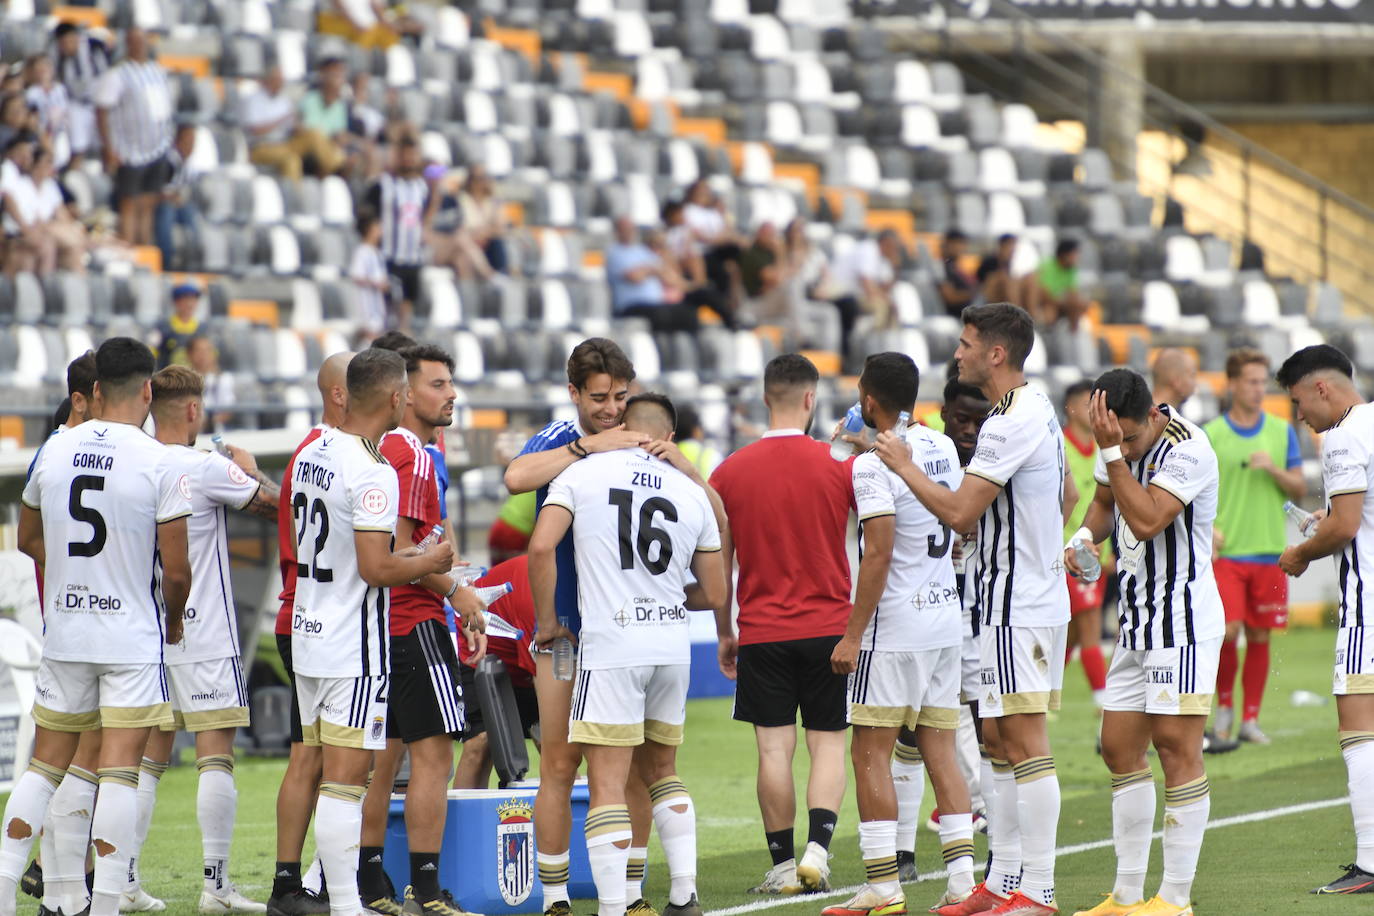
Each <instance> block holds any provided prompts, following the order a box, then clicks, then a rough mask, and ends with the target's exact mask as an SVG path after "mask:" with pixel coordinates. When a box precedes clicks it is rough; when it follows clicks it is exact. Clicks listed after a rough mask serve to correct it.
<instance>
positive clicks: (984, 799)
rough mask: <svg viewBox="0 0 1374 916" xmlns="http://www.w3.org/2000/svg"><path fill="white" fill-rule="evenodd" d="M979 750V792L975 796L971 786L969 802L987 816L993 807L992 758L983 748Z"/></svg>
mask: <svg viewBox="0 0 1374 916" xmlns="http://www.w3.org/2000/svg"><path fill="white" fill-rule="evenodd" d="M978 750H979V760H978V792H977V794H976V795H975V794H974V791H973V787H972V786H969V790H968V791H969V802H970V803H971V805H972V807H973V810H974V811H982V812H983V813H984V814H986V813H987V811H988V810H989V808H990V807H991V806H992V793H993V785H992V779H993V772H992V758H991V757H989V756H988V755H987V752H986V751H984V750H983V748H982V747H981V746H980V747H979V748H978Z"/></svg>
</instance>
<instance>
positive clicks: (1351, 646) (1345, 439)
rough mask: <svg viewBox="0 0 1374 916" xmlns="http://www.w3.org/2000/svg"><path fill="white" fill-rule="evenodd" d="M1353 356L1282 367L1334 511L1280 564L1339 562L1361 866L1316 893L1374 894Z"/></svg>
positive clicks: (1367, 442)
mask: <svg viewBox="0 0 1374 916" xmlns="http://www.w3.org/2000/svg"><path fill="white" fill-rule="evenodd" d="M1354 375H1355V370H1354V368H1353V367H1352V366H1351V364H1350V359H1349V358H1348V357H1347V356H1346V355H1345V354H1344V353H1342V352H1341V351H1340V350H1337V349H1336V348H1335V347H1333V346H1330V345H1328V344H1319V345H1317V346H1314V347H1304V348H1303V349H1301V350H1299V351H1298V352H1296V353H1294V354H1293V355H1292V356H1290V357H1288V359H1287V360H1286V361H1285V362H1284V364H1283V365H1282V366H1281V367H1279V371H1278V374H1277V378H1278V383H1279V384H1280V385H1281V386H1283V387H1284V388H1286V389H1287V390H1288V395H1289V397H1290V398H1292V400H1293V407H1294V408H1295V411H1294V412H1295V414H1296V416H1297V418H1298V419H1299V420H1301V421H1303V422H1305V423H1306V424H1307V425H1308V426H1310V427H1311V428H1312V431H1313V432H1316V433H1320V434H1321V435H1322V482H1323V484H1324V485H1325V487H1326V510H1325V512H1324V513H1318V518H1319V519H1320V520H1319V521H1318V522H1317V523H1316V525H1315V528H1313V527H1312V526H1309V527H1308V530H1307V532H1306V533H1307V534H1308V535H1310V536H1309V537H1308V539H1307V540H1305V541H1300V542H1299V543H1297V544H1295V545H1293V546H1291V547H1289V548H1288V549H1287V550H1285V551H1284V552H1283V555H1282V556H1280V557H1279V566H1281V567H1282V568H1283V571H1284V572H1286V573H1287V574H1288V575H1290V576H1300V575H1302V574H1303V573H1304V572H1306V571H1307V566H1308V564H1309V563H1311V562H1312V561H1313V560H1317V559H1320V558H1321V557H1335V558H1336V573H1337V576H1338V577H1339V580H1340V586H1341V603H1340V629H1339V630H1338V631H1337V635H1336V664H1335V673H1334V677H1333V681H1332V692H1333V693H1334V694H1335V695H1336V717H1337V719H1338V720H1339V722H1340V739H1341V755H1342V756H1344V757H1345V766H1346V771H1347V774H1348V777H1349V782H1348V785H1349V788H1350V811H1351V814H1352V815H1353V816H1354V821H1355V849H1356V852H1355V861H1354V863H1353V864H1351V865H1350V866H1348V867H1347V868H1346V871H1345V874H1344V875H1342V876H1341V877H1339V878H1337V879H1336V880H1334V881H1332V882H1331V883H1329V884H1325V885H1323V886H1322V887H1319V888H1317V889H1315V890H1314V891H1313V893H1314V894H1368V893H1374V639H1371V640H1369V641H1366V640H1365V638H1364V637H1365V631H1366V626H1365V619H1364V618H1365V607H1366V605H1369V606H1370V607H1374V605H1370V601H1371V600H1374V577H1370V582H1369V583H1368V584H1366V582H1365V578H1366V575H1367V572H1368V571H1369V570H1374V404H1367V403H1365V400H1364V398H1363V397H1361V395H1360V392H1359V391H1358V390H1356V388H1355V383H1354Z"/></svg>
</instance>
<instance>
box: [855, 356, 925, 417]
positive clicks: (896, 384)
mask: <svg viewBox="0 0 1374 916" xmlns="http://www.w3.org/2000/svg"><path fill="white" fill-rule="evenodd" d="M859 384H860V385H863V387H864V391H866V392H867V393H868V394H869V395H870V396H871V397H872V398H873V399H874V400H875V401H877V402H878V403H879V404H880V405H881V406H882V407H883V408H885V409H887V410H897V411H902V410H910V409H911V405H912V404H915V403H916V391H917V389H918V388H920V386H921V373H920V371H919V370H917V368H916V363H915V361H914V360H913V359H912V358H911V357H910V356H907V355H906V354H905V353H897V352H894V351H888V352H886V353H873V354H871V355H870V356H869V357H868V359H866V360H864V371H863V374H862V375H860V376H859Z"/></svg>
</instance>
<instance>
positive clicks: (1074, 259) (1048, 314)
mask: <svg viewBox="0 0 1374 916" xmlns="http://www.w3.org/2000/svg"><path fill="white" fill-rule="evenodd" d="M1078 247H1079V246H1078V241H1077V239H1060V240H1059V243H1058V244H1057V245H1055V246H1054V257H1052V258H1046V259H1045V260H1044V261H1042V262H1041V264H1040V267H1039V268H1038V269H1037V270H1036V272H1035V280H1034V282H1032V283H1031V294H1030V296H1028V297H1027V300H1028V311H1029V312H1030V313H1031V315H1032V317H1034V318H1035V321H1036V323H1037V324H1040V325H1043V326H1046V327H1048V326H1049V325H1052V324H1054V323H1055V322H1057V321H1058V320H1059V319H1061V318H1062V319H1064V320H1065V321H1067V322H1068V325H1069V328H1070V329H1072V330H1076V329H1077V328H1078V319H1080V318H1082V317H1083V313H1084V312H1086V311H1087V309H1088V301H1087V300H1086V299H1084V298H1083V296H1082V294H1081V293H1080V292H1079V290H1078Z"/></svg>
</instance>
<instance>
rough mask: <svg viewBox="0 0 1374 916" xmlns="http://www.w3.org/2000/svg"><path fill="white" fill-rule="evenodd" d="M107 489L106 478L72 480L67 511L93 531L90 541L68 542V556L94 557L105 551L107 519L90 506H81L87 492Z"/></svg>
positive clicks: (86, 476)
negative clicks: (83, 495)
mask: <svg viewBox="0 0 1374 916" xmlns="http://www.w3.org/2000/svg"><path fill="white" fill-rule="evenodd" d="M103 489H105V478H104V477H97V476H96V475H94V474H78V475H77V476H76V477H73V478H72V489H71V493H70V495H69V496H68V498H67V511H68V512H69V513H71V516H72V520H73V521H77V522H85V523H86V524H88V525H90V526H91V528H92V529H94V530H93V531H92V532H91V539H90V540H89V541H68V542H67V556H69V557H93V556H95V555H96V554H98V553H100V551H102V550H104V549H105V537H106V534H107V532H106V530H105V518H104V516H102V515H101V514H100V513H99V512H97V511H96V510H94V509H92V508H91V507H90V506H83V505H82V504H81V496H82V494H84V493H85V492H86V491H87V490H103Z"/></svg>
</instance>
